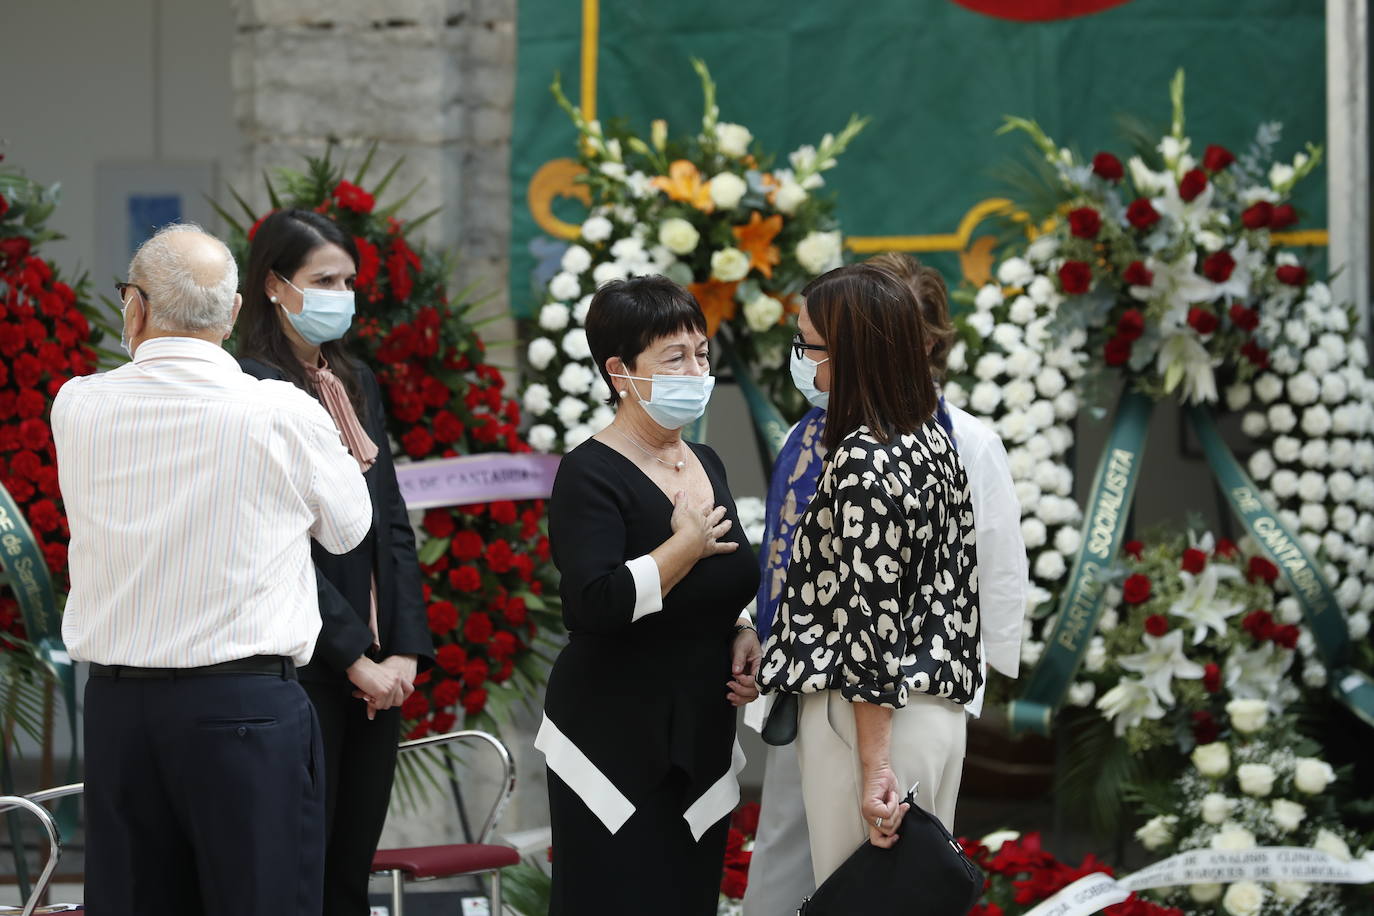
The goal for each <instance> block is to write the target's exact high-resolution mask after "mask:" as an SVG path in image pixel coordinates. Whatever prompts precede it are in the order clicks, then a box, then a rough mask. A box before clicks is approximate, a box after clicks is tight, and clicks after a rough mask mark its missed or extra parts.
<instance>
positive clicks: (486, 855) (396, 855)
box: [372, 843, 520, 878]
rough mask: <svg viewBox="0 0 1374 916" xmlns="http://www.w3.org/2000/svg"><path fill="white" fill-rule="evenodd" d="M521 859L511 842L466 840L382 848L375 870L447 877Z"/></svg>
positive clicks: (417, 875) (492, 868) (424, 876)
mask: <svg viewBox="0 0 1374 916" xmlns="http://www.w3.org/2000/svg"><path fill="white" fill-rule="evenodd" d="M519 863H520V853H518V852H516V851H515V850H514V849H512V848H511V847H509V846H486V845H483V844H480V843H467V844H463V845H458V846H414V847H411V848H409V849H379V850H377V854H376V855H375V856H373V857H372V870H373V871H374V872H376V871H397V870H399V871H403V872H405V873H406V874H408V875H410V876H411V877H412V878H447V877H450V876H452V875H470V874H473V873H476V872H484V871H494V870H495V869H498V868H505V867H506V866H507V865H518V864H519Z"/></svg>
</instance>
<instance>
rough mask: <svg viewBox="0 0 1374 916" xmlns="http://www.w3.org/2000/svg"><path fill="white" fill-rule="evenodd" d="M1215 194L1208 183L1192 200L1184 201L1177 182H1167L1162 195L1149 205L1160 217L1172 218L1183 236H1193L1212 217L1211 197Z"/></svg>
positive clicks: (1214, 189) (1213, 188) (1214, 188)
mask: <svg viewBox="0 0 1374 916" xmlns="http://www.w3.org/2000/svg"><path fill="white" fill-rule="evenodd" d="M1215 194H1216V186H1215V185H1213V184H1212V183H1211V182H1210V181H1209V182H1207V187H1205V188H1203V189H1202V193H1201V194H1199V195H1198V196H1197V197H1194V198H1193V199H1192V200H1184V199H1183V198H1182V197H1180V196H1179V193H1178V184H1177V182H1174V181H1169V182H1167V183H1166V184H1165V185H1164V193H1163V194H1161V195H1160V196H1158V197H1156V198H1155V199H1154V200H1152V201H1150V203H1152V204H1153V205H1154V208H1155V210H1157V211H1159V213H1160V215H1162V216H1168V217H1170V218H1172V219H1173V221H1174V222H1175V223H1176V224H1178V226H1179V228H1180V229H1182V230H1183V232H1184V234H1186V235H1188V236H1195V235H1197V234H1198V232H1199V231H1200V230H1201V229H1202V226H1203V224H1204V223H1206V222H1207V220H1208V219H1209V218H1210V217H1211V216H1212V212H1211V211H1212V197H1213V196H1214V195H1215Z"/></svg>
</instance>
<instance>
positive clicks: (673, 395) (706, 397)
mask: <svg viewBox="0 0 1374 916" xmlns="http://www.w3.org/2000/svg"><path fill="white" fill-rule="evenodd" d="M612 377H613V378H623V379H629V380H630V387H631V388H633V389H634V390H635V397H636V398H638V399H639V403H640V406H642V407H643V408H644V412H645V413H647V414H648V415H649V419H650V420H653V421H654V422H655V423H657V424H658V425H659V426H662V427H663V428H664V429H682V427H684V426H686V425H687V424H688V423H691V422H693V421H695V420H698V419H700V418H701V415H702V414H704V413H706V405H707V404H708V403H710V401H711V392H712V391H713V390H714V389H715V387H716V377H715V376H714V375H655V376H654V377H653V378H644V377H642V376H638V375H615V374H614V373H612ZM635 382H653V383H654V396H653V397H652V398H650V399H649V400H647V401H646V400H644V396H643V395H641V394H640V393H639V386H637V385H636V384H635Z"/></svg>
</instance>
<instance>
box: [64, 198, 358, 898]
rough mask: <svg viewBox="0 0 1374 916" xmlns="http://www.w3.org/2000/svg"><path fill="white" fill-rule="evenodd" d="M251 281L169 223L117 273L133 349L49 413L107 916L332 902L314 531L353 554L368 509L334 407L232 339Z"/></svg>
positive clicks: (205, 242) (96, 856)
mask: <svg viewBox="0 0 1374 916" xmlns="http://www.w3.org/2000/svg"><path fill="white" fill-rule="evenodd" d="M237 284H238V272H237V269H236V268H235V265H234V260H233V258H232V256H231V255H230V254H229V250H228V249H227V248H226V247H225V246H224V244H223V243H222V242H220V241H219V240H218V239H215V238H213V237H211V236H209V235H207V234H205V233H204V232H201V231H200V230H199V229H197V228H196V227H194V226H188V225H173V226H170V227H167V228H165V229H163V230H162V231H161V232H159V233H158V234H157V235H155V236H154V237H153V238H151V239H150V240H148V241H147V242H146V243H145V244H144V245H143V246H142V247H141V248H139V250H138V252H137V253H136V254H135V255H134V258H133V262H132V263H131V264H130V266H129V282H128V283H121V284H119V291H120V297H121V301H122V304H123V308H122V312H123V318H124V344H125V346H126V348H127V349H128V350H129V352H130V355H131V356H132V361H131V362H130V363H128V364H126V365H124V366H121V367H119V368H118V369H115V370H113V371H111V372H105V373H101V374H99V375H94V376H89V377H86V378H76V379H72V380H71V381H69V382H68V383H67V384H66V385H65V386H64V387H63V388H62V390H61V391H60V392H59V393H58V396H57V398H56V400H55V402H54V404H53V412H52V426H53V436H54V439H55V441H56V444H57V453H58V470H59V475H60V480H61V484H62V495H63V498H64V500H65V502H66V507H67V511H68V514H69V518H70V524H71V535H72V537H71V548H70V558H71V560H70V562H71V580H72V587H71V593H70V596H69V597H68V600H67V607H66V611H65V613H64V618H63V622H62V635H63V637H64V639H65V640H66V643H67V647H68V650H69V651H70V653H71V655H72V657H73V658H75V659H78V660H80V661H86V662H90V663H91V672H90V673H91V677H90V680H89V682H88V684H87V687H86V702H85V743H86V812H87V819H86V824H87V828H86V829H87V851H86V906H87V910H88V911H89V912H90V913H91V914H93V916H133V914H138V916H163V914H166V916H172V914H184V913H206V914H229V913H235V914H238V913H271V914H274V916H280V914H300V916H319V913H320V909H321V881H322V872H323V861H324V850H323V837H324V812H323V802H322V799H323V792H322V786H321V782H322V777H323V765H322V763H321V761H320V757H321V755H322V750H321V747H320V736H319V727H318V724H317V722H316V720H315V714H314V711H313V709H312V707H311V705H310V702H309V700H308V699H307V698H306V695H305V692H304V691H303V690H302V689H301V687H300V685H299V684H298V683H297V682H296V679H295V666H296V665H302V664H304V663H306V662H307V661H309V660H310V656H311V653H312V652H313V650H314V647H315V638H316V635H317V634H318V632H319V629H320V615H319V608H318V605H317V603H316V601H317V599H316V591H315V573H314V568H313V566H312V564H311V560H310V539H311V537H314V538H315V539H316V540H318V541H319V542H320V543H321V544H322V545H324V546H325V547H326V548H327V549H329V550H330V551H333V552H336V553H344V552H346V551H348V550H350V549H351V548H353V547H354V546H356V545H357V544H358V543H359V542H361V541H362V540H363V538H364V537H365V536H366V535H367V532H368V530H369V528H370V527H371V524H372V507H371V504H370V501H369V498H368V494H367V489H366V486H365V485H364V483H363V478H362V475H361V474H360V473H359V471H358V463H357V462H356V461H355V460H354V459H353V458H351V457H350V456H349V454H348V452H347V451H346V450H345V448H344V446H343V444H342V443H341V442H340V439H339V434H338V431H337V430H336V428H335V426H334V423H333V421H332V420H330V418H329V415H328V414H327V413H326V412H325V410H324V408H323V407H321V406H320V405H319V403H317V402H316V401H315V400H314V399H313V398H311V397H310V396H309V395H307V394H305V393H304V392H303V391H301V390H299V389H298V388H296V387H294V386H293V385H290V384H288V383H285V382H276V381H259V380H257V379H255V378H253V377H252V376H250V375H246V374H244V373H243V372H242V371H241V370H240V369H239V366H238V363H237V362H235V360H234V358H233V357H231V356H230V355H229V354H228V353H226V352H225V351H224V349H223V347H222V346H221V345H222V343H223V341H224V339H225V338H226V337H228V336H229V332H230V330H231V328H232V327H233V323H234V319H235V317H236V316H237V314H238V306H239V302H240V298H239V296H238V293H237V291H236V288H237Z"/></svg>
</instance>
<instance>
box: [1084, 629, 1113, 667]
mask: <svg viewBox="0 0 1374 916" xmlns="http://www.w3.org/2000/svg"><path fill="white" fill-rule="evenodd" d="M1106 665H1107V643H1106V641H1105V640H1103V639H1102V637H1101V636H1094V637H1093V638H1092V639H1090V640H1089V641H1088V651H1087V652H1085V653H1083V670H1085V671H1087V672H1088V673H1089V674H1097V673H1098V672H1100V671H1101V670H1102V669H1103V668H1104V667H1106Z"/></svg>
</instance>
